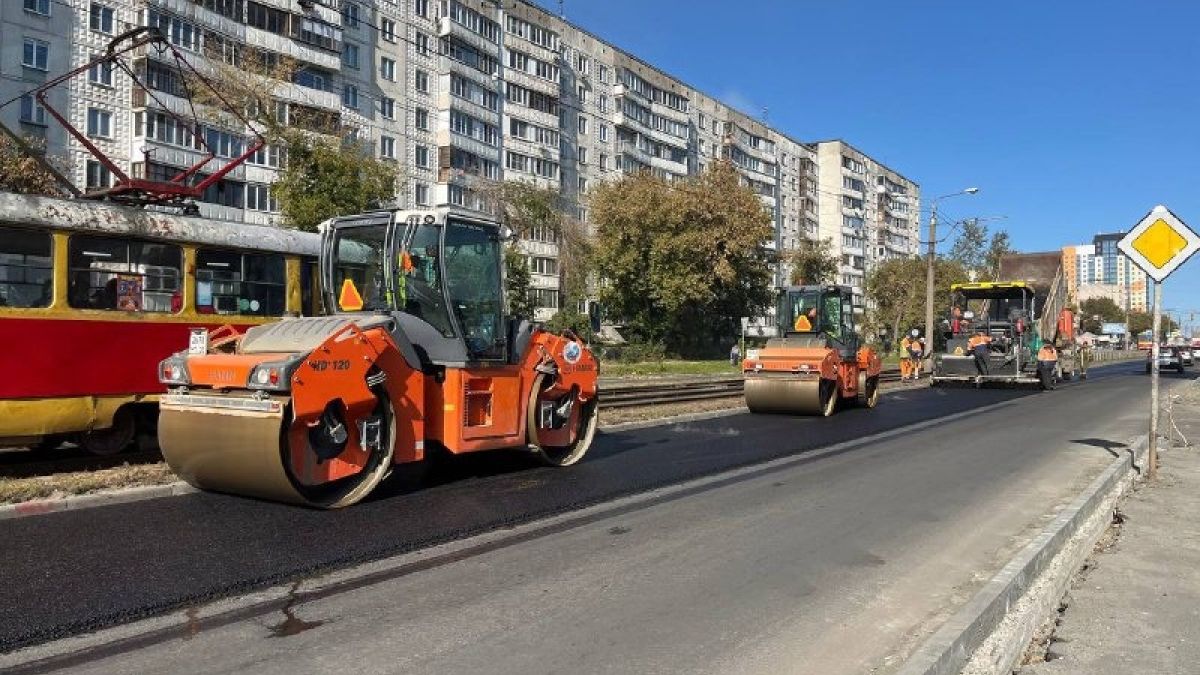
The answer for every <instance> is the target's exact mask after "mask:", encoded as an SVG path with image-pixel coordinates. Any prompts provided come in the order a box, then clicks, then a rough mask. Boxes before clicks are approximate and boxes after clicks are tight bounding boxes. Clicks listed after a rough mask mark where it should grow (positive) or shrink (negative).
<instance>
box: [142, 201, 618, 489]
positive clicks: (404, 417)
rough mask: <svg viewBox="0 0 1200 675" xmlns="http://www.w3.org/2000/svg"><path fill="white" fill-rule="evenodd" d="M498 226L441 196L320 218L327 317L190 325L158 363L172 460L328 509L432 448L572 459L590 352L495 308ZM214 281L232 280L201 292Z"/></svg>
mask: <svg viewBox="0 0 1200 675" xmlns="http://www.w3.org/2000/svg"><path fill="white" fill-rule="evenodd" d="M503 229H505V228H501V227H499V226H498V225H497V224H496V223H494V222H489V221H486V220H481V219H479V218H476V217H473V216H469V215H466V214H463V213H459V212H455V211H453V210H449V209H437V210H429V211H382V212H376V213H368V214H363V215H357V216H352V217H346V218H338V219H334V220H331V221H328V222H326V223H324V224H322V226H321V237H322V240H321V242H322V243H321V260H320V280H321V284H320V286H321V288H322V293H323V300H324V303H325V307H326V309H327V311H328V315H327V316H320V317H305V318H287V319H283V320H280V321H276V322H274V323H269V324H265V325H262V326H257V327H254V328H251V329H249V330H248V331H246V332H245V334H242V335H239V334H237V333H235V332H234V331H232V330H224V331H223V330H220V329H218V330H217V331H213V332H212V333H208V332H205V331H204V330H202V329H197V330H196V331H194V332H193V334H192V337H191V342H190V344H189V345H188V349H187V350H185V351H181V352H179V353H177V354H174V355H172V356H171V357H169V358H167V359H165V360H164V361H162V363H160V364H159V379H160V380H161V381H162V382H163V383H164V384H166V385H167V388H168V392H167V393H166V394H165V395H163V396H162V399H161V401H160V413H159V422H158V433H159V444H160V446H161V448H162V453H163V456H164V457H165V458H166V460H167V462H168V463H169V464H170V466H171V469H172V470H173V471H175V473H176V474H178V475H179V476H180V477H181V478H182V479H183V480H185V481H187V482H188V483H190V484H191V485H193V486H195V487H198V488H201V489H204V490H213V491H218V492H226V493H232V494H237V495H245V496H249V497H257V498H261V499H267V500H274V501H281V502H290V503H295V504H304V505H308V506H313V507H317V508H339V507H344V506H349V505H351V504H354V503H355V502H358V501H359V500H361V499H362V498H363V497H365V496H366V495H367V494H369V493H370V492H371V490H372V489H373V488H374V487H375V486H376V485H378V484H379V482H380V481H382V480H383V479H384V478H385V477H386V476H387V475H388V473H389V471H391V469H392V467H393V466H395V465H397V464H402V463H405V462H417V461H421V460H423V459H424V458H425V455H426V453H427V452H432V451H434V450H435V449H436V450H439V451H444V452H448V453H450V454H454V455H457V454H464V453H470V452H479V451H485V450H496V449H501V448H508V449H521V450H528V451H529V452H530V453H532V454H533V455H534V456H535V457H536V458H537V459H539V460H540V461H541V462H544V463H545V464H548V465H552V466H568V465H571V464H574V463H576V462H578V461H579V460H580V459H581V458H582V457H583V456H584V453H586V452H587V450H588V447H589V446H590V445H591V442H592V438H593V436H594V435H595V431H596V421H597V403H598V395H599V391H598V385H597V378H598V377H599V364H598V363H597V361H596V358H595V357H594V356H593V354H592V352H591V350H589V349H588V347H587V346H586V345H585V344H583V342H582V341H581V340H580V339H579V338H578V337H576V336H575V335H573V334H571V333H569V332H566V333H563V334H556V333H551V332H548V331H546V330H543V329H541V328H540V327H538V326H536V325H533V324H531V323H530V322H528V321H522V320H518V319H516V318H511V317H506V316H505V315H504V299H503V292H502V278H501V277H502V275H501V253H502V246H503V244H504V240H505V237H506V234H507V233H506V232H504V231H503ZM213 283H214V284H215V283H216V282H213ZM240 288H241V290H242V292H243V293H252V292H253V291H252V290H251V289H252V286H251V285H250V284H248V283H246V282H244V281H243V282H242V283H241V284H240ZM218 291H219V292H230V291H233V292H237V291H238V288H236V285H233V286H231V287H230V288H223V289H215V288H204V289H198V290H197V292H201V293H208V292H214V293H215V292H218Z"/></svg>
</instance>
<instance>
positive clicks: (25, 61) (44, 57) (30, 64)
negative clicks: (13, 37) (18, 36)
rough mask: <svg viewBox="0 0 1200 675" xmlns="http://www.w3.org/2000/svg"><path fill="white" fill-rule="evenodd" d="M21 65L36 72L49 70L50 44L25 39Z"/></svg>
mask: <svg viewBox="0 0 1200 675" xmlns="http://www.w3.org/2000/svg"><path fill="white" fill-rule="evenodd" d="M21 65H23V66H25V67H26V68H34V69H37V70H49V69H50V67H49V65H50V43H48V42H43V41H42V40H35V39H33V38H25V49H24V51H22V53H21Z"/></svg>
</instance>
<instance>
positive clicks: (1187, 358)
mask: <svg viewBox="0 0 1200 675" xmlns="http://www.w3.org/2000/svg"><path fill="white" fill-rule="evenodd" d="M1194 358H1195V355H1194V354H1193V353H1192V348H1191V347H1180V348H1179V359H1180V360H1181V361H1183V365H1185V366H1191V365H1194Z"/></svg>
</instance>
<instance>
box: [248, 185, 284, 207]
mask: <svg viewBox="0 0 1200 675" xmlns="http://www.w3.org/2000/svg"><path fill="white" fill-rule="evenodd" d="M246 208H247V209H250V210H251V211H265V212H266V213H279V202H278V201H277V200H276V199H275V198H274V197H272V196H271V186H269V185H263V184H262V183H247V184H246Z"/></svg>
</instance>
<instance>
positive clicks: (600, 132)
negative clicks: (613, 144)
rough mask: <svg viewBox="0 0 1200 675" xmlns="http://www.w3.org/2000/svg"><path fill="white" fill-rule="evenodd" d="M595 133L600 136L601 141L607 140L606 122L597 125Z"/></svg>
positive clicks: (605, 141)
mask: <svg viewBox="0 0 1200 675" xmlns="http://www.w3.org/2000/svg"><path fill="white" fill-rule="evenodd" d="M596 133H597V134H598V135H599V136H600V142H601V143H607V142H608V125H607V124H601V125H600V126H599V128H598V129H597V130H596Z"/></svg>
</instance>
